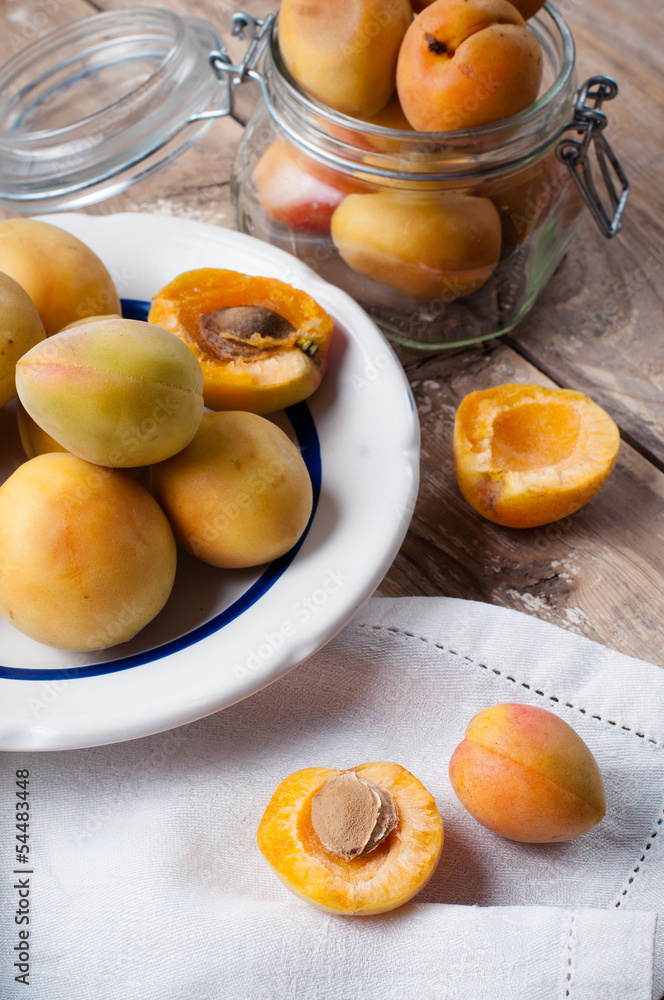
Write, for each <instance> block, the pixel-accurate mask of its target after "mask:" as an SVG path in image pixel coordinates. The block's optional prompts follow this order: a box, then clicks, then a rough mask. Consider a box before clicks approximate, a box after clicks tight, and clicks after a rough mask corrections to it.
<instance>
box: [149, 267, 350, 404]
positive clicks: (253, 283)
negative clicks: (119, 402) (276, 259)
mask: <svg viewBox="0 0 664 1000" xmlns="http://www.w3.org/2000/svg"><path fill="white" fill-rule="evenodd" d="M148 322H150V323H155V324H156V325H157V326H161V327H163V328H164V329H166V330H170V331H171V333H174V334H175V335H176V336H177V337H179V338H180V339H181V340H183V341H184V343H185V344H186V345H187V347H189V348H190V350H192V351H193V353H194V354H195V356H196V357H197V358H198V360H199V362H200V364H201V367H202V369H203V379H204V388H203V399H204V400H205V405H206V406H208V407H209V408H210V409H211V410H250V411H252V412H253V413H258V414H266V413H273V412H274V411H275V410H280V409H282V408H284V407H286V406H292V405H293V403H298V402H300V401H301V400H303V399H306V398H307V397H308V396H310V395H311V393H312V392H313V391H314V390H315V389H317V388H318V386H319V385H320V382H321V379H322V378H323V375H324V373H325V368H326V366H327V357H328V351H329V343H330V336H331V334H332V327H333V322H332V319H331V318H330V317H329V316H328V314H327V313H326V312H325V310H324V309H322V308H321V306H319V305H318V303H317V302H315V301H314V299H313V298H312V297H311V296H310V295H308V294H307V293H306V292H302V291H300V290H299V289H297V288H292V287H291V286H290V285H287V284H285V283H284V282H283V281H278V280H277V279H276V278H259V277H252V276H250V275H247V274H239V273H238V272H236V271H227V270H223V269H218V268H210V267H207V268H200V269H199V270H196V271H186V272H185V273H184V274H181V275H179V276H178V277H177V278H175V279H174V280H173V281H171V282H170V283H169V284H168V285H166V286H165V288H162V289H161V291H160V292H158V293H157V295H156V296H155V297H154V299H153V300H152V307H151V309H150V313H149V316H148Z"/></svg>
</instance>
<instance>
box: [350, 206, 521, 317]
mask: <svg viewBox="0 0 664 1000" xmlns="http://www.w3.org/2000/svg"><path fill="white" fill-rule="evenodd" d="M332 239H333V241H334V244H335V246H336V247H337V249H338V251H339V253H340V254H341V256H342V257H343V259H344V260H345V261H346V263H347V264H349V265H350V267H352V268H353V270H355V271H358V272H359V273H360V274H366V275H368V276H369V277H371V278H374V279H375V280H376V281H380V282H382V283H383V284H385V285H389V286H390V287H391V288H395V289H397V291H400V292H403V293H404V294H405V295H410V296H412V297H413V298H416V299H422V300H430V299H437V298H442V299H443V300H444V301H445V302H452V301H453V300H454V299H456V298H458V297H459V296H462V295H469V294H470V293H471V292H474V291H475V290H476V289H478V288H481V287H482V285H483V284H484V283H485V282H486V281H487V279H488V278H489V277H490V276H491V273H492V271H493V269H494V267H495V266H496V264H497V263H498V259H499V257H500V239H501V237H500V218H499V216H498V212H497V211H496V209H495V207H494V205H493V204H492V203H491V202H490V201H489V200H488V199H487V198H475V197H472V196H469V195H463V194H453V193H449V194H447V193H443V194H427V193H419V192H407V191H398V190H390V191H379V192H377V193H375V194H351V195H349V196H348V197H347V198H346V199H345V200H344V201H343V202H342V203H341V205H340V206H339V208H338V209H337V210H336V212H335V213H334V215H333V217H332Z"/></svg>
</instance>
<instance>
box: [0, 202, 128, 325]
mask: <svg viewBox="0 0 664 1000" xmlns="http://www.w3.org/2000/svg"><path fill="white" fill-rule="evenodd" d="M0 271H4V272H5V273H6V274H9V275H11V277H12V278H14V279H15V280H16V281H18V283H19V285H21V287H22V288H24V289H25V291H26V292H27V293H28V295H29V296H30V298H31V299H32V301H33V302H34V304H35V306H36V307H37V312H38V313H39V315H40V317H41V321H42V323H43V324H44V328H45V330H46V335H47V336H49V337H50V336H51V334H53V333H57V332H58V330H62V328H63V327H65V326H67V325H68V324H69V323H72V322H73V321H74V320H77V319H84V318H85V317H86V316H97V315H106V314H107V313H118V314H119V313H121V312H122V309H121V306H120V299H119V297H118V293H117V290H116V288H115V285H114V283H113V279H112V277H111V275H110V274H109V272H108V270H107V268H106V267H105V265H104V264H103V263H102V261H101V260H100V259H99V257H98V256H97V255H96V254H95V253H93V251H92V250H91V249H90V248H89V247H88V246H86V244H85V243H83V242H82V241H81V240H79V239H78V238H77V237H76V236H72V235H71V233H67V232H65V230H64V229H60V228H59V227H58V226H53V225H51V223H50V222H40V221H39V220H38V219H4V220H2V221H0Z"/></svg>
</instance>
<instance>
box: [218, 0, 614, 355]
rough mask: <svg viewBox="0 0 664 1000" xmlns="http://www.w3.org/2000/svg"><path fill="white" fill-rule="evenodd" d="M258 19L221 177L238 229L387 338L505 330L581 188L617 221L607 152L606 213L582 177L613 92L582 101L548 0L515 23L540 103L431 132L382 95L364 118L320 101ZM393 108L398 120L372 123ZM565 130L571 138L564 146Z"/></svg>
mask: <svg viewBox="0 0 664 1000" xmlns="http://www.w3.org/2000/svg"><path fill="white" fill-rule="evenodd" d="M256 24H258V25H259V26H262V28H263V31H264V33H265V40H266V45H265V55H264V60H263V69H262V74H256V73H253V74H252V75H253V76H254V78H258V79H259V81H260V83H261V85H262V91H263V101H262V102H261V103H260V104H259V105H258V107H257V108H256V110H255V113H254V115H253V117H252V118H251V120H250V122H249V124H248V126H247V128H246V129H245V133H244V136H243V139H242V142H241V145H240V148H239V151H238V154H237V158H236V161H235V167H234V171H233V175H232V180H231V184H232V194H233V200H234V206H235V211H236V221H237V225H238V228H239V229H241V230H242V231H243V232H246V233H250V234H251V235H253V236H257V237H258V238H259V239H262V240H266V241H268V242H270V243H273V244H276V245H277V246H279V247H282V248H283V249H285V250H288V251H289V252H290V253H292V254H294V255H295V256H296V257H298V258H300V259H301V260H302V261H303V262H305V263H306V264H308V265H309V266H310V267H312V268H313V269H314V270H315V271H316V272H318V273H319V274H320V275H321V276H322V277H323V278H325V279H327V280H328V281H330V282H332V283H334V284H336V285H338V286H340V287H342V288H344V289H345V290H346V291H347V292H349V293H350V294H351V295H352V296H353V298H355V299H356V300H357V301H359V302H360V303H361V304H362V305H363V306H364V307H365V309H366V310H367V311H368V312H369V313H370V314H371V315H372V316H373V317H374V319H375V320H376V321H377V322H378V324H379V325H380V326H381V327H382V328H383V330H384V331H385V332H386V333H387V335H388V336H389V337H390V338H391V339H393V340H395V341H398V342H400V343H402V344H404V345H407V346H410V347H416V348H424V349H440V348H443V347H450V346H461V345H464V344H470V343H475V342H478V341H481V340H485V339H488V338H491V337H496V336H499V335H500V334H504V333H506V332H507V331H509V330H511V329H512V328H513V327H514V326H515V325H516V324H517V323H519V322H520V320H522V319H523V317H524V316H525V315H526V313H527V312H528V311H529V310H530V309H531V307H532V306H533V304H534V302H535V300H536V299H537V296H538V295H539V293H540V292H541V290H542V289H543V287H544V285H545V284H546V283H547V281H548V280H549V278H550V277H551V275H552V274H553V272H554V271H555V269H556V267H557V266H558V264H559V263H560V261H561V259H562V258H563V256H564V254H565V252H566V251H567V249H568V246H569V244H570V241H571V239H572V238H573V236H574V234H575V232H576V231H577V228H578V225H579V222H580V219H581V217H582V209H583V204H584V197H585V198H586V199H587V200H588V201H592V202H594V204H593V208H594V210H595V212H596V213H599V215H600V216H601V218H598V221H600V222H601V223H604V228H605V229H610V230H612V231H613V232H615V231H617V229H618V228H619V225H620V214H621V213H622V208H623V207H624V200H625V198H626V193H627V187H626V181H625V184H624V188H623V184H622V181H623V180H624V176H623V175H622V171H620V168H619V165H618V164H617V162H616V163H615V167H614V158H613V154H612V153H611V152H610V149H609V153H608V154H605V155H604V161H605V163H606V160H607V156H608V155H609V154H610V163H611V166H612V169H615V170H616V171H620V172H619V174H617V177H618V180H619V182H620V185H619V186H620V188H621V190H620V192H619V193H618V194H616V190H615V184H614V183H613V181H612V180H611V179H610V178H608V177H607V178H606V180H607V184H609V198H610V201H611V206H610V208H611V211H612V214H613V212H614V211H615V214H614V215H613V218H609V217H608V215H607V214H606V210H605V209H604V207H603V203H602V201H601V200H600V199H599V197H598V196H597V192H596V191H594V190H591V191H590V192H589V191H588V188H587V185H586V184H585V179H587V175H586V178H585V179H584V176H583V175H582V174H581V173H580V172H579V170H580V163H579V160H580V159H582V158H584V157H581V155H580V151H582V152H583V154H584V156H585V152H586V148H587V144H588V141H589V138H590V137H589V136H588V134H587V122H586V121H585V119H584V116H585V118H587V117H588V115H590V117H591V118H592V116H593V115H594V116H597V115H598V114H599V118H595V119H594V121H595V124H596V125H598V124H599V127H600V129H601V128H603V125H604V124H605V123H606V119H605V117H604V116H603V115H602V113H601V112H599V105H601V101H602V100H603V99H606V98H608V97H612V96H614V93H615V92H616V91H617V88H615V85H613V84H612V81H606V79H605V78H596V79H595V80H593V81H590V82H589V85H586V87H585V88H584V89H583V93H582V98H583V101H582V104H579V94H578V92H577V82H576V75H575V52H574V42H573V39H572V35H571V33H570V30H569V28H568V27H567V24H566V23H565V21H564V19H563V17H562V16H561V15H560V14H559V13H558V12H557V11H556V10H555V9H554V8H553V7H551V6H550V5H549V4H547V5H546V8H544V9H542V11H540V13H539V14H538V15H536V16H535V17H534V18H532V19H531V20H530V21H529V22H528V24H529V26H530V28H531V30H532V31H533V32H534V34H535V35H536V37H537V38H538V40H539V42H540V44H541V48H542V52H543V57H544V60H543V61H544V76H543V85H542V91H541V96H540V98H539V99H538V100H537V101H536V102H535V104H533V105H531V106H530V107H529V108H527V109H526V110H525V111H523V112H521V113H520V114H517V115H514V116H513V117H511V118H508V119H504V120H502V121H499V122H495V123H493V124H490V125H485V126H482V127H478V128H473V129H469V130H467V131H456V132H444V133H423V132H414V131H412V130H409V129H408V128H407V127H406V126H407V123H406V122H405V121H402V122H399V119H398V110H397V111H393V109H392V108H390V106H389V105H388V108H387V109H386V110H385V111H384V112H383V113H381V114H379V115H378V116H376V118H375V119H374V120H373V121H372V122H366V121H360V120H357V119H354V118H350V117H348V116H346V115H343V114H340V113H338V112H335V111H333V110H331V109H330V108H327V107H325V106H324V105H322V104H320V103H318V102H317V101H316V100H314V99H312V98H311V97H309V96H308V95H307V94H306V93H305V92H304V91H303V90H302V89H301V88H300V87H299V86H298V84H297V83H296V82H295V80H294V79H293V78H292V77H291V75H290V74H289V72H288V70H287V69H286V67H285V65H284V63H283V61H282V59H281V55H280V51H279V42H278V29H277V21H274V23H273V24H271V25H268V26H266V25H265V22H255V23H254V26H253V32H254V34H256ZM266 27H267V28H269V30H267V31H265V29H266ZM598 81H602V83H601V87H603V89H601V90H600V91H598V90H597V89H596V90H595V91H593V90H592V89H591V85H592V84H597V83H598ZM589 95H591V96H592V97H593V98H594V99H595V100H594V105H588V104H587V100H588V97H589ZM390 115H392V118H391V123H395V122H396V124H397V125H400V126H401V127H400V128H393V127H385V125H384V124H383V123H384V122H385V121H390ZM570 127H571V128H573V129H577V130H578V131H580V132H585V133H586V134H585V135H584V139H583V141H582V142H579V141H577V140H568V141H567V142H564V141H563V143H562V145H561V137H562V136H563V135H564V133H565V131H566V130H567V129H569V128H570ZM591 131H592V130H591ZM598 137H599V133H597V134H596V136H595V138H598ZM602 141H603V143H604V146H606V144H605V141H604V140H603V137H602ZM582 147H583V148H582ZM606 148H607V149H608V147H606ZM602 153H604V150H602ZM570 167H571V168H572V169H570ZM583 167H584V170H585V169H586V168H587V161H585V159H584V164H583ZM590 183H591V184H592V181H591V182H590ZM593 195H594V196H596V197H593ZM618 208H619V211H618ZM607 235H612V232H610V233H609V232H607Z"/></svg>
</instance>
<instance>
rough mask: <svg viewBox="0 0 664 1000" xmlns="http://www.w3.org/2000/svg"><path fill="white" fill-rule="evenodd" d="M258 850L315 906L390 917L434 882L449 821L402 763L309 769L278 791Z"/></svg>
mask: <svg viewBox="0 0 664 1000" xmlns="http://www.w3.org/2000/svg"><path fill="white" fill-rule="evenodd" d="M258 846H259V847H260V849H261V851H262V852H263V854H264V855H265V858H266V859H267V861H268V862H269V864H270V865H271V866H272V868H273V869H274V871H275V872H276V873H277V875H278V876H279V878H280V879H281V881H282V882H283V883H284V884H285V885H286V886H287V887H288V888H289V889H290V890H291V891H292V892H294V893H295V894H296V895H298V896H301V897H302V898H303V899H306V900H307V901H308V902H310V903H314V904H315V905H316V906H319V907H321V908H322V909H324V910H331V911H333V912H334V913H344V914H349V915H363V914H370V913H384V912H386V911H387V910H393V909H395V908H396V907H397V906H401V905H402V904H403V903H406V902H407V901H408V900H409V899H411V898H412V897H413V896H414V895H415V893H416V892H418V891H419V890H420V889H421V888H422V886H424V885H425V884H426V882H428V880H429V878H430V877H431V875H432V874H433V872H434V870H435V867H436V865H437V863H438V859H439V857H440V852H441V850H442V846H443V824H442V821H441V818H440V814H439V813H438V810H437V808H436V803H435V802H434V799H433V797H432V796H431V795H430V794H429V792H428V791H427V790H426V788H425V787H424V785H422V783H421V782H420V781H418V779H417V778H415V777H414V776H413V775H412V774H411V773H410V772H409V771H407V770H406V769H405V768H404V767H401V766H400V765H399V764H393V763H389V762H386V761H380V762H374V763H370V764H360V765H359V766H358V767H353V768H351V769H349V770H348V771H335V770H332V769H330V768H327V767H308V768H305V769H304V770H302V771H296V772H295V773H294V774H291V775H289V777H287V778H286V779H285V780H284V781H282V782H281V784H280V785H279V787H278V788H277V790H276V792H275V793H274V795H273V796H272V798H271V800H270V803H269V805H268V807H267V809H266V811H265V814H264V816H263V818H262V820H261V822H260V826H259V828H258Z"/></svg>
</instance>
